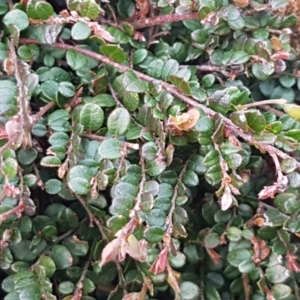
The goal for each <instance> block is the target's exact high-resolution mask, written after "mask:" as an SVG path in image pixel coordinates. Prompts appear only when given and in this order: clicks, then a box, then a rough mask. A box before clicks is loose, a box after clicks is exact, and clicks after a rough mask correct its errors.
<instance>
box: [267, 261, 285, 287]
mask: <svg viewBox="0 0 300 300" xmlns="http://www.w3.org/2000/svg"><path fill="white" fill-rule="evenodd" d="M265 274H266V278H267V279H268V281H270V282H272V283H282V282H284V281H285V280H286V279H288V278H289V276H290V273H289V271H288V269H287V268H285V267H284V266H281V265H275V266H271V267H268V268H267V269H266V272H265Z"/></svg>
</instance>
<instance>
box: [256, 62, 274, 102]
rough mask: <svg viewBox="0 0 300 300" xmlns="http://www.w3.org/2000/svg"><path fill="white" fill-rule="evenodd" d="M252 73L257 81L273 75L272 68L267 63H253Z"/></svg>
mask: <svg viewBox="0 0 300 300" xmlns="http://www.w3.org/2000/svg"><path fill="white" fill-rule="evenodd" d="M252 72H253V74H254V76H255V77H256V78H257V79H259V80H266V79H268V78H269V76H270V75H272V74H273V73H274V67H272V66H271V65H270V64H268V63H255V64H253V66H252ZM271 97H272V96H271ZM272 98H273V97H272Z"/></svg>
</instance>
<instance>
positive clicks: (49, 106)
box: [32, 101, 56, 124]
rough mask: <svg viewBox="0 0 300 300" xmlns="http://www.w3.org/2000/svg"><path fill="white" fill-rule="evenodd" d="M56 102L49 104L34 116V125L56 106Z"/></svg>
mask: <svg viewBox="0 0 300 300" xmlns="http://www.w3.org/2000/svg"><path fill="white" fill-rule="evenodd" d="M55 104H56V103H55V101H51V102H49V103H47V104H46V105H45V106H43V107H41V108H40V111H39V112H38V113H37V114H36V115H35V116H34V119H33V121H32V124H35V123H37V122H38V121H39V119H40V118H41V117H42V116H43V115H44V114H45V113H46V112H47V111H48V110H50V109H51V108H52V107H54V106H55Z"/></svg>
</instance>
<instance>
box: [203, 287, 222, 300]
mask: <svg viewBox="0 0 300 300" xmlns="http://www.w3.org/2000/svg"><path fill="white" fill-rule="evenodd" d="M204 295H205V299H207V300H221V297H220V294H219V293H218V291H217V289H216V288H215V287H213V286H211V285H207V286H206V287H205V289H204Z"/></svg>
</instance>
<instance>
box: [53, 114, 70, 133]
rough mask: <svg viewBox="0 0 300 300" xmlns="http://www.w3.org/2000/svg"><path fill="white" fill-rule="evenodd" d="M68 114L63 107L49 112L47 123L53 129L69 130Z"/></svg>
mask: <svg viewBox="0 0 300 300" xmlns="http://www.w3.org/2000/svg"><path fill="white" fill-rule="evenodd" d="M69 119H70V115H69V113H68V112H67V111H66V110H64V109H59V110H56V111H54V112H53V113H51V114H50V115H49V117H48V125H49V127H50V128H51V129H52V130H54V131H66V132H67V131H70V128H71V124H70V122H69Z"/></svg>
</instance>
